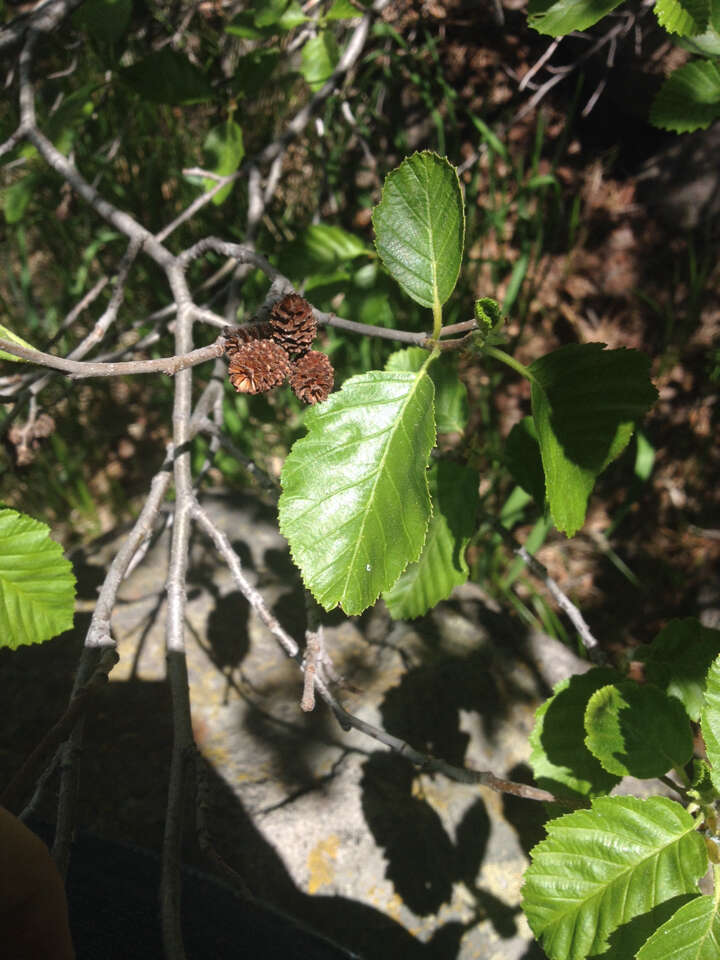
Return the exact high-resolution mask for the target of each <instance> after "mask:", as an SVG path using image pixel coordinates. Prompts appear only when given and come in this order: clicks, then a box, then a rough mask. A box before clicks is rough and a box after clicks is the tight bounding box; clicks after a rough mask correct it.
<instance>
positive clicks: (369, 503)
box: [341, 358, 430, 602]
mask: <svg viewBox="0 0 720 960" xmlns="http://www.w3.org/2000/svg"><path fill="white" fill-rule="evenodd" d="M429 359H430V358H428V361H426V362H425V363H424V364H423V366H422V367H421V369H420V370H419V371H418V373H417V375H416V377H415V382H414V383H413V386H412V389H411V390H410V391H409V393H408V394H407V396H406V397H405V400H404V401H403V403H402V406H401V408H400V413H399V415H398V417H397V418H396V420H395V424H394V425H393V426H392V427H391V428H390V430H389V436H388V440H387V443H386V444H385V450H384V451H383V454H382V457H381V458H380V465H379V467H378V470H377V473H376V474H375V482H374V483H373V485H372V490H371V492H370V496H369V497H368V500H367V507H366V509H365V514H364V516H363V519H362V521H361V524H360V532H359V533H358V537H357V540H356V542H355V550H354V551H353V555H352V559H351V561H350V564H349V565H348V572H347V575H346V577H345V583H344V584H343V588H342V600H343V601H347V592H348V589H349V584H350V579H351V577H352V575H353V571H354V568H355V563H356V561H357V555H358V551H359V549H360V543H361V542H362V538H363V533H364V531H365V525H366V524H367V519H368V516H369V514H370V511H371V510H372V509H373V504H374V500H375V491H376V489H377V485H378V482H379V479H380V477H381V476H382V473H383V469H384V467H385V461H386V459H387V456H388V450H389V449H390V446H391V445H392V441H393V438H394V435H395V432H396V431H397V429H398V427H399V425H400V424H402V421H403V417H404V415H405V410H406V409H407V406H408V403H409V402H410V400H411V399H412V397H413V396H414V395H415V391H416V390H417V389H418V385H419V383H420V381H421V380H422V378H423V377H424V376H425V375H426V374H425V370H426V368H427V364H428V362H429ZM403 429H405V426H404V424H403ZM405 432H406V433H407V430H406V429H405ZM425 482H426V483H427V479H426V481H425ZM341 602H342V601H341Z"/></svg>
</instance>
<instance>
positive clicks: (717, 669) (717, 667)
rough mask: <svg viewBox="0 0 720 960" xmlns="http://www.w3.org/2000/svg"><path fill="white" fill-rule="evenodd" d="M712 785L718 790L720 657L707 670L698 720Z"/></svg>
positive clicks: (719, 767)
mask: <svg viewBox="0 0 720 960" xmlns="http://www.w3.org/2000/svg"><path fill="white" fill-rule="evenodd" d="M700 724H701V726H702V735H703V740H704V741H705V749H706V751H707V758H708V760H709V761H710V765H711V767H712V770H711V772H710V776H711V777H712V782H713V785H714V786H715V789H716V790H720V657H717V659H716V660H715V661H714V662H713V664H712V666H711V667H710V669H709V670H708V675H707V681H706V685H705V697H704V701H703V711H702V717H701V720H700Z"/></svg>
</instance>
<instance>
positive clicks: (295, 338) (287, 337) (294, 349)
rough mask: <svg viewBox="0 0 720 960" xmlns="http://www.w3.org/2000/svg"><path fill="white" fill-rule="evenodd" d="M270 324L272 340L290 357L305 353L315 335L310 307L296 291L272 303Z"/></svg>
mask: <svg viewBox="0 0 720 960" xmlns="http://www.w3.org/2000/svg"><path fill="white" fill-rule="evenodd" d="M270 325H271V326H272V331H273V332H272V337H273V340H274V341H275V343H279V344H280V346H281V347H283V348H284V349H285V350H287V352H288V353H289V354H290V356H291V357H297V356H302V354H304V353H307V351H308V350H309V349H310V344H311V343H312V342H313V340H314V339H315V337H316V336H317V323H316V321H315V317H314V316H313V312H312V307H311V306H310V304H309V303H308V302H307V300H303V298H302V297H301V296H300V295H299V294H297V293H289V294H288V295H287V296H286V297H283V298H282V300H278V302H277V303H276V304H274V306H273V308H272V310H271V311H270Z"/></svg>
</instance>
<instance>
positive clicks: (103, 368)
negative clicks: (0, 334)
mask: <svg viewBox="0 0 720 960" xmlns="http://www.w3.org/2000/svg"><path fill="white" fill-rule="evenodd" d="M0 350H5V351H6V352H7V353H11V354H12V355H13V356H14V357H20V358H21V359H23V360H27V361H29V362H30V363H34V364H37V365H38V366H40V367H50V368H51V369H53V370H59V371H61V372H62V373H66V374H68V376H70V377H72V378H73V379H74V380H80V379H85V378H87V377H124V376H131V375H133V374H141V373H166V374H168V376H173V375H174V374H177V373H179V372H180V371H181V370H187V369H188V368H189V367H195V366H197V364H199V363H206V362H207V361H208V360H215V359H216V358H217V357H220V356H222V354H223V352H224V350H225V347H224V345H223V343H222V341H221V340H220V339H218V340H216V341H215V343H211V344H210V345H209V346H207V347H199V348H198V349H197V350H191V351H190V353H187V354H184V355H182V356H175V357H159V358H158V359H157V360H126V361H120V362H116V363H96V362H94V361H92V360H67V359H65V358H64V357H54V356H53V355H52V354H51V353H43V352H42V351H41V350H32V349H27V348H26V347H22V346H20V344H19V343H14V342H13V341H12V340H3V339H2V338H0Z"/></svg>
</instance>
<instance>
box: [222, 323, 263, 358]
mask: <svg viewBox="0 0 720 960" xmlns="http://www.w3.org/2000/svg"><path fill="white" fill-rule="evenodd" d="M271 336H272V327H271V326H270V324H269V323H251V324H249V325H248V326H246V327H224V328H223V337H224V338H225V353H226V354H227V355H228V356H229V357H232V356H234V354H236V353H237V352H238V350H239V349H240V347H241V346H242V345H243V344H244V343H250V342H251V341H253V340H266V339H267V338H268V337H271Z"/></svg>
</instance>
